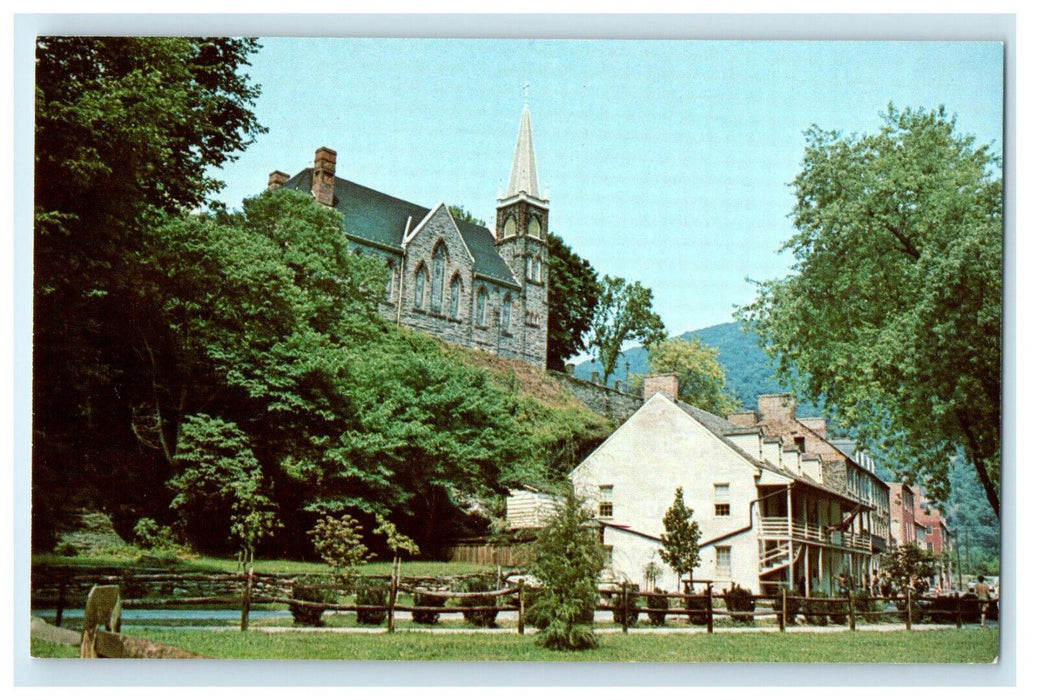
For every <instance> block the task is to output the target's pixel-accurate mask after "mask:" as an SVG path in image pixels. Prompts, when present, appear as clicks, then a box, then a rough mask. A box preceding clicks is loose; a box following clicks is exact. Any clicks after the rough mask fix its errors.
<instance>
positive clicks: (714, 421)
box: [664, 396, 857, 505]
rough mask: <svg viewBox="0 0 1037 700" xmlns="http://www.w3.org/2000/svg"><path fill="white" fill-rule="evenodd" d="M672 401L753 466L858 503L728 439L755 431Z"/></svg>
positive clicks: (680, 402) (681, 402) (689, 405)
mask: <svg viewBox="0 0 1037 700" xmlns="http://www.w3.org/2000/svg"><path fill="white" fill-rule="evenodd" d="M664 398H666V397H665V396H664ZM667 400H668V401H669V400H670V399H669V398H667ZM672 403H674V404H675V405H676V406H677V407H678V408H680V409H681V410H682V411H684V412H685V413H686V414H688V415H689V416H691V417H692V418H693V419H694V420H695V421H697V422H698V423H699V424H701V425H702V426H703V427H704V428H705V429H706V430H708V431H709V432H711V433H713V434H714V435H715V436H717V437H718V438H720V439H721V440H723V441H724V443H725V444H727V445H728V446H729V447H730V448H731V449H733V450H735V451H736V452H738V454H739V455H741V456H742V458H744V459H745V460H746V461H748V462H749V463H751V464H752V465H753V466H755V467H757V468H758V469H765V470H767V471H769V472H773V473H775V474H778V475H780V476H783V477H785V478H787V479H791V480H792V481H794V482H796V483H799V484H802V485H804V486H809V487H810V488H813V489H817V490H819V491H823V492H825V493H827V494H830V495H832V496H837V497H838V498H840V499H841V500H844V501H849V502H851V503H853V504H855V505H857V501H855V500H854V499H852V498H849V497H848V496H847V495H846V494H844V493H842V492H840V491H836V490H835V489H831V488H829V487H827V486H825V485H824V484H822V483H820V482H818V481H815V480H814V479H812V478H810V477H809V476H806V475H805V474H799V473H797V472H794V471H792V470H790V469H788V468H786V467H782V466H780V465H777V464H771V463H770V462H766V461H763V460H760V459H757V458H755V457H753V456H752V455H750V454H749V453H748V452H746V451H745V450H743V449H742V448H740V447H739V446H738V445H736V444H735V443H734V442H732V441H731V440H729V439H728V436H730V435H745V434H746V433H748V432H753V431H749V430H747V429H746V428H744V427H741V426H737V425H735V424H733V423H731V422H729V421H727V420H725V419H723V418H721V417H720V416H715V415H713V414H712V413H709V412H708V411H704V410H702V409H701V408H697V407H695V406H692V405H691V404H687V403H684V402H683V401H674V402H672ZM754 430H755V429H754ZM766 439H767V438H764V440H766Z"/></svg>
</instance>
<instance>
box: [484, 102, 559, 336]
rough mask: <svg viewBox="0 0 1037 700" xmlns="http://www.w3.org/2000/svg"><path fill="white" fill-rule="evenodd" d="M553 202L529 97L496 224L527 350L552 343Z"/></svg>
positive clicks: (500, 199)
mask: <svg viewBox="0 0 1037 700" xmlns="http://www.w3.org/2000/svg"><path fill="white" fill-rule="evenodd" d="M548 201H549V200H548V195H547V194H546V193H545V194H544V195H543V196H541V194H540V184H539V182H538V181H537V169H536V157H535V156H534V153H533V127H532V125H531V123H530V117H529V103H528V101H527V102H526V103H525V104H523V106H522V117H521V120H520V122H519V132H518V139H517V141H516V143H515V157H514V159H513V161H512V164H511V177H510V178H509V179H508V189H507V191H505V192H504V193H502V194H501V195H499V196H498V197H497V224H496V228H495V229H494V236H495V238H496V245H497V252H498V253H499V254H500V256H501V258H503V259H504V262H505V263H507V265H508V267H510V268H511V270H512V272H513V273H514V275H515V279H516V281H517V282H518V283H519V285H520V287H521V292H520V294H519V299H518V306H519V309H518V311H519V321H520V322H519V323H518V324H516V327H515V332H516V333H518V334H519V337H518V338H516V340H517V341H518V343H517V345H518V346H519V348H521V349H520V353H521V354H522V355H541V354H542V353H546V348H547V279H548V274H549V269H548V257H547V232H548V228H547V209H548Z"/></svg>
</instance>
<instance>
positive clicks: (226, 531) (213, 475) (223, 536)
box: [169, 414, 282, 560]
mask: <svg viewBox="0 0 1037 700" xmlns="http://www.w3.org/2000/svg"><path fill="white" fill-rule="evenodd" d="M180 440H181V445H180V446H179V449H178V450H177V457H176V464H177V466H178V467H179V468H180V471H179V472H178V473H177V474H176V475H175V476H174V477H173V478H172V479H171V480H170V484H169V485H170V487H171V488H172V489H173V491H174V492H175V494H176V495H175V496H174V497H173V500H172V502H171V503H170V508H172V509H173V510H174V511H175V512H177V513H178V515H179V521H180V525H181V527H182V528H183V529H184V531H185V532H187V533H189V537H190V539H191V541H192V542H195V543H199V544H201V545H202V546H203V547H204V548H205V549H207V550H208V551H219V549H220V547H221V545H223V544H225V543H226V542H227V541H228V540H230V541H232V542H233V543H234V544H235V545H236V547H237V549H238V550H239V552H240V553H241V554H242V556H243V558H245V559H248V560H251V559H253V558H254V555H255V548H256V545H257V544H258V543H259V541H260V540H262V539H264V538H267V537H270V536H271V535H273V534H274V533H276V532H277V530H278V529H280V528H281V527H282V523H281V521H280V519H279V518H278V517H277V508H276V505H275V504H274V502H273V501H272V500H271V499H270V497H269V496H268V495H267V491H268V483H267V481H266V480H265V479H264V478H263V469H262V467H261V466H260V464H259V461H258V460H257V459H256V458H255V455H254V454H253V453H252V448H251V445H250V444H249V440H248V437H247V436H246V435H245V434H244V433H243V432H242V431H241V430H240V429H239V428H238V427H237V426H235V425H234V424H232V423H229V422H227V421H225V420H222V419H220V418H215V417H213V416H209V415H205V414H198V415H193V416H190V417H188V418H187V419H186V420H185V421H184V425H183V430H182V432H181V437H180Z"/></svg>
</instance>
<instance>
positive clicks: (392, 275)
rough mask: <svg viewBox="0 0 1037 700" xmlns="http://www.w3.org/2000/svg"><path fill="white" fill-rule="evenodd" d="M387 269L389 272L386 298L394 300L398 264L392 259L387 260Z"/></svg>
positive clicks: (386, 279) (386, 282)
mask: <svg viewBox="0 0 1037 700" xmlns="http://www.w3.org/2000/svg"><path fill="white" fill-rule="evenodd" d="M385 269H386V271H387V272H388V273H389V274H388V275H386V278H385V298H386V299H387V300H388V301H392V293H393V289H394V288H395V287H396V264H395V263H394V262H393V261H392V260H386V261H385Z"/></svg>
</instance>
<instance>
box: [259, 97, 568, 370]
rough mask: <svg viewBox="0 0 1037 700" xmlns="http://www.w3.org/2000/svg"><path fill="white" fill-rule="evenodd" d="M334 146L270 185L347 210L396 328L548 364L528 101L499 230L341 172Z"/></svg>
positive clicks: (542, 209) (353, 237)
mask: <svg viewBox="0 0 1037 700" xmlns="http://www.w3.org/2000/svg"><path fill="white" fill-rule="evenodd" d="M335 166H336V153H335V151H333V150H331V149H330V148H325V147H322V148H318V149H317V151H316V154H315V155H314V159H313V167H312V168H307V169H305V170H303V171H302V172H300V173H298V174H296V175H295V176H294V177H289V175H288V173H284V172H281V171H276V170H275V171H274V172H272V173H270V177H269V181H268V185H267V187H268V189H279V188H288V189H292V190H298V191H301V192H310V193H312V194H313V197H314V198H315V199H316V200H317V201H318V202H319V203H321V204H323V205H324V206H328V207H333V208H335V209H336V210H338V211H339V212H341V214H342V216H343V221H344V229H345V236H346V238H347V239H348V240H349V242H350V244H351V246H353V248H354V249H355V250H356V251H358V252H362V253H365V254H369V255H376V256H378V257H381V258H383V259H384V260H385V265H386V267H387V268H388V270H389V273H390V274H389V275H388V281H387V282H386V287H385V295H384V297H383V299H382V300H381V303H380V310H381V312H382V313H383V314H384V315H385V316H386V317H388V318H390V319H391V320H392V321H393V322H395V323H396V324H397V325H399V326H405V327H407V328H412V329H416V330H420V331H424V332H426V333H431V334H433V335H435V336H438V337H439V338H441V339H443V340H445V341H447V342H449V343H453V344H456V345H463V346H466V347H470V348H476V349H479V350H484V351H487V352H491V353H494V354H496V355H499V356H501V357H507V358H517V359H521V360H523V361H525V362H528V363H530V364H531V365H533V366H535V367H539V368H541V369H543V368H544V367H546V364H547V280H548V274H549V270H548V257H547V232H548V227H547V212H548V204H549V202H548V196H547V195H546V193H545V194H544V195H541V193H540V187H539V184H538V181H537V171H536V159H535V157H534V154H533V129H532V125H531V121H530V116H529V105H528V103H526V104H524V105H523V108H522V115H521V118H520V121H519V131H518V139H517V142H516V144H515V155H514V158H513V161H512V165H511V177H510V178H509V179H508V188H507V190H506V191H504V192H503V193H500V194H499V195H498V198H497V217H496V222H495V223H494V226H493V230H492V231H491V230H490V229H488V228H486V227H484V226H479V225H476V224H473V223H470V222H465V221H457V220H455V219H454V217H453V216H451V214H450V212H449V211H448V209H447V205H446V204H445V203H444V202H440V203H439V204H436V205H435V206H433V207H432V208H428V207H424V206H421V205H418V204H412V203H410V202H407V201H404V200H402V199H397V198H395V197H392V196H391V195H388V194H384V193H382V192H377V191H375V190H372V189H370V188H367V187H364V186H363V185H360V184H357V183H355V182H352V181H350V180H346V179H343V178H341V177H338V176H337V175H336V173H335Z"/></svg>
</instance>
